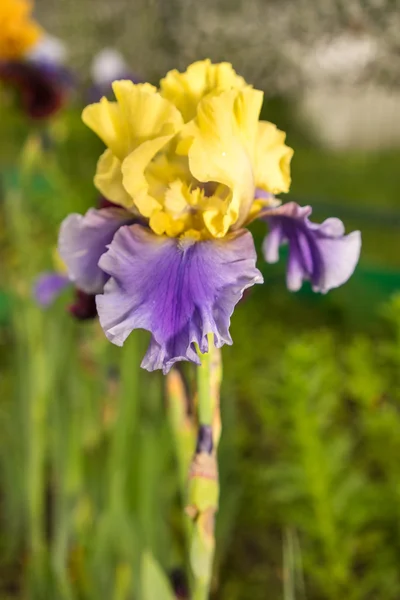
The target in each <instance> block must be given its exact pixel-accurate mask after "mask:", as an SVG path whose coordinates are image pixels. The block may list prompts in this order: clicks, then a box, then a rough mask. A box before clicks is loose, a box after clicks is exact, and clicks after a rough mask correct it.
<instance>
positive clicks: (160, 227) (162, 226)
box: [149, 211, 169, 235]
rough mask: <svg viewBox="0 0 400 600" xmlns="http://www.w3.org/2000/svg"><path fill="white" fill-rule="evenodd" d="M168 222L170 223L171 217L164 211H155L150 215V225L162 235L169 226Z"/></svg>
mask: <svg viewBox="0 0 400 600" xmlns="http://www.w3.org/2000/svg"><path fill="white" fill-rule="evenodd" d="M168 223H169V218H168V216H167V215H166V214H165V213H164V212H162V211H157V212H155V213H154V214H153V215H152V216H151V217H150V221H149V225H150V227H151V229H152V230H153V231H154V233H156V234H157V235H162V234H163V233H165V230H166V229H167V227H168Z"/></svg>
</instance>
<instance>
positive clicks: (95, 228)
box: [58, 208, 132, 294]
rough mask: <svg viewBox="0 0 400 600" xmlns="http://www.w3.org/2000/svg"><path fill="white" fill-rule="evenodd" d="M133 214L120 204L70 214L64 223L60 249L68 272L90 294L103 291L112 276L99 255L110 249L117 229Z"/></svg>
mask: <svg viewBox="0 0 400 600" xmlns="http://www.w3.org/2000/svg"><path fill="white" fill-rule="evenodd" d="M129 222H132V215H130V214H129V213H127V212H126V211H124V210H122V209H119V208H104V209H101V210H96V209H94V208H91V209H90V210H88V212H87V213H86V214H85V215H79V214H76V213H75V214H72V215H69V216H68V217H67V218H66V219H65V220H64V221H63V222H62V224H61V228H60V234H59V239H58V251H59V254H60V256H61V258H62V259H63V261H64V263H65V265H66V267H67V270H68V276H69V278H70V279H71V281H73V282H74V283H75V284H76V285H77V287H78V288H80V289H81V290H82V291H84V292H86V293H87V294H97V293H99V292H102V291H103V286H104V283H105V282H106V280H107V279H108V277H107V276H106V274H105V273H104V272H103V271H102V270H101V269H100V268H99V266H98V262H99V258H100V256H101V255H102V254H104V252H105V251H106V250H107V246H108V244H110V243H111V241H112V239H113V237H114V234H115V232H116V231H117V230H118V229H119V228H120V227H121V225H124V224H126V223H129Z"/></svg>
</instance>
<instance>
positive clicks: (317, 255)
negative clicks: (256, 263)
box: [262, 202, 361, 293]
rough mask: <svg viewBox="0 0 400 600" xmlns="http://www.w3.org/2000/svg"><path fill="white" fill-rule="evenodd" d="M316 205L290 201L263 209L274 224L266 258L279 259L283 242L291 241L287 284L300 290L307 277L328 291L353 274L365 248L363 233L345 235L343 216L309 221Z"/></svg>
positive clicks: (266, 244) (316, 288) (266, 243)
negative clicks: (312, 207)
mask: <svg viewBox="0 0 400 600" xmlns="http://www.w3.org/2000/svg"><path fill="white" fill-rule="evenodd" d="M311 212H312V209H311V207H310V206H304V207H301V206H299V205H298V204H296V203H295V202H288V203H287V204H284V205H283V206H280V207H278V208H272V209H268V210H265V211H264V212H263V215H262V218H263V219H264V220H266V221H267V222H268V224H269V226H270V232H269V234H268V236H267V237H266V238H265V240H264V244H263V251H264V257H265V260H266V261H267V262H269V263H273V262H276V261H277V260H278V257H279V246H280V245H282V244H283V243H285V242H287V243H288V244H289V260H288V269H287V276H286V281H287V286H288V288H289V289H290V290H292V291H296V290H299V289H300V288H301V285H302V283H303V281H304V280H309V281H311V285H312V288H313V290H314V291H315V292H323V293H325V292H327V291H328V290H330V289H332V288H335V287H339V286H340V285H342V284H343V283H345V282H346V281H347V280H348V279H349V278H350V276H351V275H352V273H353V271H354V269H355V267H356V265H357V262H358V259H359V256H360V250H361V234H360V232H359V231H353V232H352V233H350V234H349V235H344V225H343V223H342V222H341V221H340V220H339V219H333V218H332V219H327V220H326V221H324V222H323V223H322V224H320V225H319V224H316V223H312V222H311V221H309V219H308V217H309V215H310V214H311Z"/></svg>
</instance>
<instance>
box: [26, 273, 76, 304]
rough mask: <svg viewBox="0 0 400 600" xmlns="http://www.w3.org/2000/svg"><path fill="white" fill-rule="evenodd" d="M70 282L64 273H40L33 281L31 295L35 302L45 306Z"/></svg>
mask: <svg viewBox="0 0 400 600" xmlns="http://www.w3.org/2000/svg"><path fill="white" fill-rule="evenodd" d="M70 283H71V282H70V280H69V277H67V276H66V275H61V274H60V273H55V272H48V273H42V274H41V275H39V277H38V278H37V280H36V282H35V285H34V288H33V296H34V298H35V300H36V302H37V304H39V305H40V306H43V307H44V308H46V307H47V306H50V305H51V304H52V303H53V302H54V301H55V300H56V298H57V297H58V296H59V295H60V294H61V292H62V291H63V290H64V289H65V288H66V287H68V285H70Z"/></svg>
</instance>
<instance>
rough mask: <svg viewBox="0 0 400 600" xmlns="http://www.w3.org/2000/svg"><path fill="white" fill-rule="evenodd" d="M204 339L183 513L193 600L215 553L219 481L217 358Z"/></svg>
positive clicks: (205, 593)
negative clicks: (188, 521)
mask: <svg viewBox="0 0 400 600" xmlns="http://www.w3.org/2000/svg"><path fill="white" fill-rule="evenodd" d="M212 338H213V336H212V335H209V336H208V348H209V350H208V353H207V354H204V355H202V356H201V358H202V364H201V366H200V367H199V368H198V369H197V391H198V397H197V409H198V421H199V425H198V433H197V444H196V451H195V454H194V457H193V459H192V462H191V465H190V469H189V486H188V504H187V506H186V513H187V514H188V515H189V517H190V518H191V519H192V522H193V528H192V534H191V542H190V565H191V569H192V574H193V579H194V581H193V599H194V600H207V598H208V597H209V591H210V586H211V579H212V566H213V559H214V551H215V515H216V512H217V510H218V500H219V478H218V461H217V448H218V442H219V438H220V432H221V420H220V408H219V407H220V402H219V390H220V385H221V376H222V369H221V354H220V351H219V350H218V349H217V348H215V346H214V343H213V339H212Z"/></svg>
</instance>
